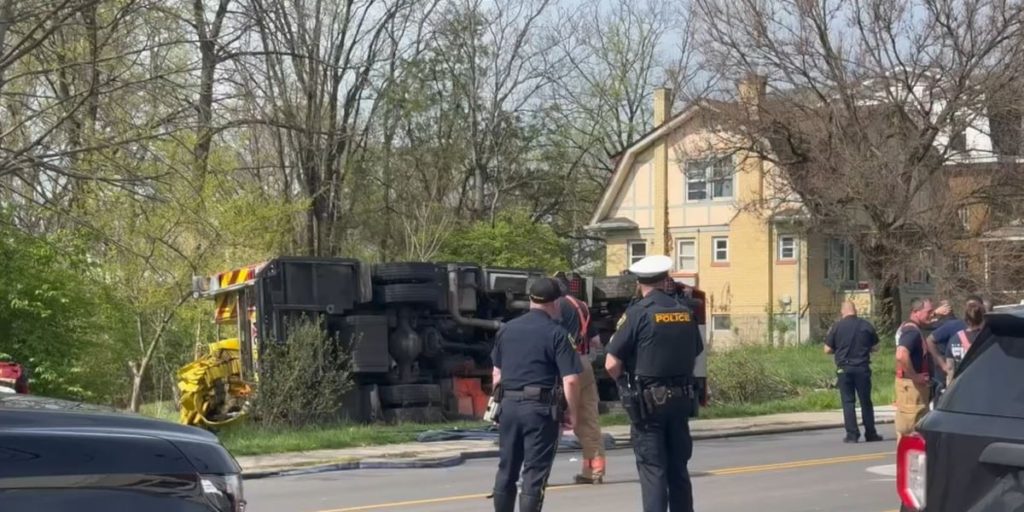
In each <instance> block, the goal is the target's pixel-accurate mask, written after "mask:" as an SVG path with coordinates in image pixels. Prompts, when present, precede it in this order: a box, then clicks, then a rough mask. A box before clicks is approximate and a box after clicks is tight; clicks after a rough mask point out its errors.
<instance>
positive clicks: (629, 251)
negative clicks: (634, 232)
mask: <svg viewBox="0 0 1024 512" xmlns="http://www.w3.org/2000/svg"><path fill="white" fill-rule="evenodd" d="M634 245H643V246H644V253H643V254H642V255H640V257H639V258H637V257H636V254H635V253H634V251H633V246H634ZM646 257H647V240H629V241H627V242H626V259H628V260H629V264H630V265H632V264H634V263H636V262H638V261H640V260H642V259H644V258H646Z"/></svg>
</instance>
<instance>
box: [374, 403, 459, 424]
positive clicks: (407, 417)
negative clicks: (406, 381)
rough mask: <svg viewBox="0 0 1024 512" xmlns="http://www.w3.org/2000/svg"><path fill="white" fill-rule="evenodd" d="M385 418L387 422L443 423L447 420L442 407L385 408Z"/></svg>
mask: <svg viewBox="0 0 1024 512" xmlns="http://www.w3.org/2000/svg"><path fill="white" fill-rule="evenodd" d="M383 419H384V421H385V422H387V423H443V422H445V421H446V420H447V418H445V416H444V411H443V410H442V409H441V408H440V407H403V408H400V409H384V414H383Z"/></svg>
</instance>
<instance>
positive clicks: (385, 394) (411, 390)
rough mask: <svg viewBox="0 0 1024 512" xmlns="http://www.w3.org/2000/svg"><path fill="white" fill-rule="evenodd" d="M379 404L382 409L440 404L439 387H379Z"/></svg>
mask: <svg viewBox="0 0 1024 512" xmlns="http://www.w3.org/2000/svg"><path fill="white" fill-rule="evenodd" d="M380 403H381V405H383V406H384V407H404V406H409V405H434V404H440V403H441V386H438V385H437V384H398V385H395V386H381V387H380Z"/></svg>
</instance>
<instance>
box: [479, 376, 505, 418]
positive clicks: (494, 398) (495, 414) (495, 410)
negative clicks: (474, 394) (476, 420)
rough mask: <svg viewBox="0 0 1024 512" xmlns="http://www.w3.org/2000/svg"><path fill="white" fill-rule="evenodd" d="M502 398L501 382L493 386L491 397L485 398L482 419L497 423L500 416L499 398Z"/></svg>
mask: <svg viewBox="0 0 1024 512" xmlns="http://www.w3.org/2000/svg"><path fill="white" fill-rule="evenodd" d="M502 398H504V393H503V392H502V388H501V384H498V385H496V386H494V391H493V392H492V393H491V397H490V398H489V399H488V400H487V411H485V412H484V418H483V419H484V421H490V422H492V423H497V422H498V418H499V417H500V416H501V399H502Z"/></svg>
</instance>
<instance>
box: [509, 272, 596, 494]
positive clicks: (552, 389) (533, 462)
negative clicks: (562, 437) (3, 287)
mask: <svg viewBox="0 0 1024 512" xmlns="http://www.w3.org/2000/svg"><path fill="white" fill-rule="evenodd" d="M559 297H561V292H560V290H559V287H558V283H557V282H555V281H554V280H553V279H551V278H543V279H538V280H537V281H536V282H534V283H533V284H532V285H531V286H530V311H529V312H527V313H526V314H524V315H522V316H520V317H518V318H516V319H514V320H511V321H509V322H508V323H506V324H505V325H503V326H502V327H501V329H500V330H499V331H498V337H497V340H496V341H495V344H494V351H493V352H492V353H491V360H492V361H493V362H494V369H493V378H494V385H495V386H496V387H497V386H499V385H500V391H498V394H499V397H500V399H501V402H500V403H501V406H500V412H498V415H497V422H498V445H499V448H500V456H499V459H498V473H497V475H495V478H494V494H493V495H492V498H493V499H494V511H495V512H513V510H514V509H515V500H516V482H517V481H521V482H522V493H521V494H520V495H519V510H520V512H540V510H541V509H542V507H543V505H544V487H545V486H546V485H547V482H548V476H549V475H550V474H551V465H552V464H553V463H554V462H555V451H556V449H557V445H558V434H559V432H560V430H559V429H560V426H559V421H560V420H562V421H564V422H565V426H566V427H568V428H572V427H573V426H574V425H575V423H576V417H577V411H578V408H579V375H580V373H582V372H583V367H582V365H581V364H580V358H579V356H578V355H577V354H576V351H574V350H573V348H572V343H571V341H570V338H569V333H568V332H566V330H565V329H563V328H562V327H561V326H559V325H558V324H557V323H556V321H555V318H560V316H561V313H560V311H559V309H558V303H557V302H556V301H557V300H558V298H559ZM558 388H561V390H562V394H563V395H564V397H565V401H566V402H567V408H568V409H567V410H565V411H564V418H560V414H559V412H560V407H559V402H560V400H559V399H558V396H559V392H558ZM520 472H521V473H520Z"/></svg>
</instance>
